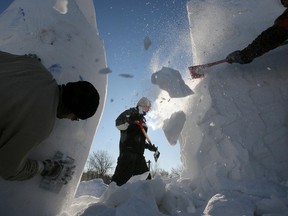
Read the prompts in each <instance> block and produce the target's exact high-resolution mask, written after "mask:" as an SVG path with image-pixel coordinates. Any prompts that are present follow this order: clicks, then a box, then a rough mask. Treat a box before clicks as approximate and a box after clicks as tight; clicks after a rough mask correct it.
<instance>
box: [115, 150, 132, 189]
mask: <svg viewBox="0 0 288 216" xmlns="http://www.w3.org/2000/svg"><path fill="white" fill-rule="evenodd" d="M136 160H137V154H136V153H132V152H123V153H121V154H120V156H119V157H118V161H117V166H116V169H115V172H114V175H113V176H112V179H111V181H114V182H116V184H117V185H118V186H121V185H123V184H125V183H126V182H127V181H128V180H129V179H130V178H131V177H132V176H133V172H134V170H135V166H136Z"/></svg>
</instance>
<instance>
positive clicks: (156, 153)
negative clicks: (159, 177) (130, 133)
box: [135, 121, 160, 162]
mask: <svg viewBox="0 0 288 216" xmlns="http://www.w3.org/2000/svg"><path fill="white" fill-rule="evenodd" d="M135 123H136V124H138V125H139V127H140V129H141V131H142V133H143V134H144V136H145V138H146V140H147V141H148V143H149V145H151V146H152V145H153V144H152V142H151V140H150V139H149V137H148V135H147V133H146V131H145V129H144V128H143V125H142V124H141V122H139V121H137V122H136V121H135ZM153 156H154V160H155V162H157V160H158V158H159V156H160V152H159V151H158V148H157V150H156V151H155V153H154V155H153Z"/></svg>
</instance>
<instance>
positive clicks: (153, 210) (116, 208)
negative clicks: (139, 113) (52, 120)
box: [66, 0, 288, 216]
mask: <svg viewBox="0 0 288 216" xmlns="http://www.w3.org/2000/svg"><path fill="white" fill-rule="evenodd" d="M188 11H189V18H190V25H191V38H192V45H193V46H192V47H193V55H194V56H193V60H194V63H195V64H202V63H207V62H211V61H215V60H219V59H223V58H225V57H226V55H227V54H228V53H230V52H232V51H234V50H237V49H242V48H244V47H245V46H246V45H248V44H249V43H250V42H251V41H252V40H253V39H254V38H255V37H256V36H257V35H258V34H260V33H261V32H262V31H263V30H264V29H266V28H267V27H269V26H270V25H272V24H273V21H274V19H275V18H276V17H277V16H278V15H280V14H281V13H282V12H283V11H284V8H283V7H282V6H281V4H280V1H270V0H250V1H240V0H239V1H238V0H234V1H214V0H207V1H196V0H192V1H190V2H189V4H188ZM287 49H288V47H287V46H283V47H281V48H278V49H275V50H273V51H271V52H270V53H268V54H266V55H264V56H262V57H260V58H258V59H256V60H254V61H253V63H251V64H249V65H237V64H233V65H229V64H222V65H218V66H214V67H213V68H210V69H207V70H205V71H204V72H205V73H206V76H205V79H202V80H201V81H200V82H199V84H198V85H196V87H195V88H194V87H193V86H194V85H195V82H198V81H191V80H189V79H185V80H184V81H185V82H186V84H187V85H188V86H190V88H191V89H192V90H193V92H194V94H192V95H190V96H186V97H185V98H183V99H182V103H181V98H180V99H178V98H177V103H178V106H177V107H178V110H177V109H175V108H174V111H175V113H176V114H177V112H179V111H182V112H184V114H185V118H183V116H182V115H180V116H181V117H179V119H178V120H177V117H175V116H177V115H176V114H175V115H172V114H173V113H171V116H173V121H171V122H173V123H174V124H175V123H176V124H175V125H183V121H184V122H185V123H184V127H183V129H182V131H181V134H180V137H179V141H180V144H181V159H182V162H183V165H184V171H183V173H182V177H181V178H180V179H170V180H167V179H166V180H164V179H161V178H160V177H158V178H157V177H156V178H155V179H153V180H151V181H145V180H139V181H136V182H135V181H132V182H133V183H132V182H128V183H127V184H125V185H123V186H121V187H117V186H116V185H115V184H114V183H111V184H110V185H109V186H107V185H104V184H103V182H101V181H99V180H93V181H89V182H82V183H81V184H80V187H79V188H78V192H77V194H78V195H79V194H82V196H77V197H76V198H75V200H74V202H73V204H72V206H71V208H70V209H68V210H67V212H66V213H67V215H107V216H108V215H118V216H122V215H123V216H124V215H125V216H127V215H138V216H139V215H143V216H144V215H145V216H146V215H213V216H218V215H219V216H220V215H221V216H223V215H225V216H226V215H229V216H230V215H233V216H235V215H239V216H240V215H246V216H255V215H256V216H258V215H259V216H260V215H261V216H262V215H263V216H264V215H265V216H268V215H270V216H272V215H274V216H276V215H277V216H279V215H282V216H284V215H288V197H287V189H288V187H287V186H288V185H287V180H288V172H287V170H288V163H287V162H288V161H287V160H288V158H287V152H288V126H287V120H288V118H287V108H288V73H287V72H288V71H287V57H288V52H287ZM165 70H168V69H167V68H166V69H165ZM168 71H169V70H168ZM173 71H174V70H170V74H169V76H170V77H171V78H167V77H169V76H165V79H166V80H165V81H164V80H161V76H157V78H158V79H160V80H158V81H157V82H158V84H159V83H160V85H159V87H160V88H161V86H162V87H163V86H164V87H163V90H164V91H170V92H168V93H169V94H170V95H171V90H172V89H171V88H169V87H168V86H166V87H165V82H170V81H171V82H172V81H173V77H174V78H175V80H176V79H177V75H176V74H175V72H173ZM173 74H174V75H175V76H173ZM162 77H163V76H162ZM154 78H155V77H154ZM167 79H168V80H167ZM152 80H153V77H152ZM154 84H155V80H154ZM178 84H179V83H178ZM170 86H171V85H170ZM182 87H185V86H184V85H183V86H182ZM174 90H175V88H174ZM180 90H181V88H180ZM172 91H173V90H172ZM176 91H177V88H176ZM172 93H173V92H172ZM174 93H175V92H174ZM177 93H178V94H181V93H182V92H177ZM172 99H173V98H172ZM172 99H171V100H172ZM174 102H175V100H174ZM165 106H167V103H166V104H165ZM158 108H159V109H161V107H158ZM174 111H173V112H174ZM153 115H157V113H153ZM166 118H167V116H166ZM168 123H169V121H168V120H167V122H166V125H165V128H167V127H168V126H169V130H170V131H178V128H176V127H175V128H174V129H175V130H173V126H172V125H169V124H168ZM177 123H178V124H177ZM167 124H168V125H167ZM171 128H172V129H171ZM169 134H170V135H169ZM165 135H166V137H167V138H168V140H173V142H170V143H171V144H174V143H175V139H178V136H179V133H178V132H176V133H166V134H165ZM135 178H140V179H141V178H142V179H143V177H141V176H140V177H135ZM134 180H135V179H134ZM84 185H85V187H84ZM106 187H107V189H106ZM84 188H85V189H84ZM95 188H97V190H96V191H95V196H93V195H91V191H92V190H95ZM103 188H105V189H103ZM85 191H86V192H85ZM102 192H103V193H102ZM83 194H89V196H83ZM101 194H102V195H101Z"/></svg>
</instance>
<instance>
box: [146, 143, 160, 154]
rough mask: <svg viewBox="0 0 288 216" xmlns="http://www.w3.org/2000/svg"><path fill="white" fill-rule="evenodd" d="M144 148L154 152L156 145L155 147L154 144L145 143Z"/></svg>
mask: <svg viewBox="0 0 288 216" xmlns="http://www.w3.org/2000/svg"><path fill="white" fill-rule="evenodd" d="M146 148H147V149H148V150H150V151H153V152H156V151H157V149H158V147H156V146H155V145H154V144H152V145H150V144H148V143H147V145H146Z"/></svg>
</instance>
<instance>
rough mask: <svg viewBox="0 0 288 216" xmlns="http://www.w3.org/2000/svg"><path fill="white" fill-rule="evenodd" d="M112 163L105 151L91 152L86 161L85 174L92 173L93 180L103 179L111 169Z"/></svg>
mask: <svg viewBox="0 0 288 216" xmlns="http://www.w3.org/2000/svg"><path fill="white" fill-rule="evenodd" d="M113 161H114V160H113V158H112V157H111V156H110V155H109V154H108V152H107V151H103V150H98V151H97V152H93V153H92V154H91V155H90V156H89V159H88V161H87V173H90V174H92V173H93V176H94V178H103V177H104V176H105V175H106V174H107V172H108V171H109V170H110V169H112V168H113V163H114V162H113Z"/></svg>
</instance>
